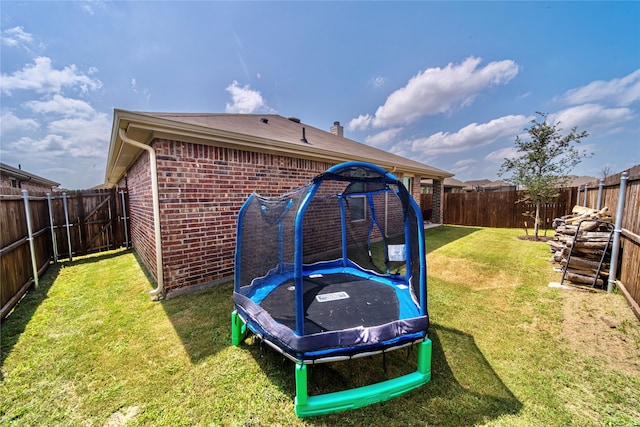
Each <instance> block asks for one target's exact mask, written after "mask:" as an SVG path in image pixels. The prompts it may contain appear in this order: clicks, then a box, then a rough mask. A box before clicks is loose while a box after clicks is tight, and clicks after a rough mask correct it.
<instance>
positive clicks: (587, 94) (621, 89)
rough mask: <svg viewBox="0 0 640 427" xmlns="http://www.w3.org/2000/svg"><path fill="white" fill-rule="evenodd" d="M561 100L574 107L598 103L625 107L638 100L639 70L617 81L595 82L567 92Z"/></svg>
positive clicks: (639, 93) (639, 98)
mask: <svg viewBox="0 0 640 427" xmlns="http://www.w3.org/2000/svg"><path fill="white" fill-rule="evenodd" d="M563 98H564V99H565V100H566V102H568V103H569V104H574V105H577V104H584V103H591V102H598V101H600V102H604V103H610V102H614V103H615V105H618V106H622V107H626V106H628V105H630V104H631V103H633V102H635V101H638V100H640V69H638V70H636V71H634V72H633V73H631V74H629V75H627V76H624V77H622V78H619V79H611V80H609V81H605V80H596V81H593V82H591V83H589V84H588V85H586V86H582V87H578V88H575V89H571V90H568V91H567V92H565V93H564V95H563Z"/></svg>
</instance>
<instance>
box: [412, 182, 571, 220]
mask: <svg viewBox="0 0 640 427" xmlns="http://www.w3.org/2000/svg"><path fill="white" fill-rule="evenodd" d="M432 197H433V196H432V195H431V194H422V195H421V199H420V204H421V206H422V209H423V211H426V210H427V209H429V208H430V207H431V202H432ZM522 197H523V193H522V192H521V191H496V192H470V193H444V199H443V206H444V221H445V223H447V224H454V225H466V226H475V227H495V228H522V227H524V226H525V222H526V224H527V226H528V227H529V228H533V225H534V224H533V218H531V217H529V216H526V215H525V213H526V212H534V211H535V205H534V204H532V203H516V202H517V201H518V200H520V199H521V198H522ZM575 204H576V191H575V189H563V190H561V191H560V195H559V196H558V197H557V198H555V199H554V200H553V201H552V202H550V203H546V204H544V205H542V209H541V212H540V219H541V221H542V224H541V227H542V228H550V227H551V223H552V222H553V219H554V218H556V217H559V216H562V215H566V214H567V213H568V212H570V211H571V208H572V207H573V206H574V205H575Z"/></svg>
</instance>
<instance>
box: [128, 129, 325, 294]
mask: <svg viewBox="0 0 640 427" xmlns="http://www.w3.org/2000/svg"><path fill="white" fill-rule="evenodd" d="M153 147H154V149H155V150H156V153H157V157H158V186H159V196H160V217H161V228H162V241H163V261H164V280H165V289H167V291H168V292H171V291H172V290H175V289H177V288H181V287H185V286H191V285H196V284H200V283H206V282H212V281H219V280H225V279H228V278H230V277H231V276H232V275H233V269H234V253H235V244H236V220H237V215H238V211H239V210H240V208H241V207H242V204H243V203H244V202H245V200H246V199H247V197H248V196H249V195H250V194H251V193H252V192H254V191H255V192H257V193H259V194H261V195H264V196H279V195H282V194H283V193H287V192H289V191H291V190H293V189H295V188H298V187H299V186H301V185H304V184H306V183H308V182H309V181H310V180H311V179H312V178H313V177H314V176H316V175H317V174H319V173H321V172H324V171H325V170H326V169H327V168H329V167H331V166H332V163H327V162H317V161H310V160H304V159H296V158H291V157H286V156H279V155H273V154H264V153H255V152H248V151H242V150H237V149H231V148H224V147H213V146H206V145H199V144H192V143H187V142H180V141H170V140H162V139H157V140H155V141H154V143H153ZM130 179H131V178H130ZM132 216H133V214H132Z"/></svg>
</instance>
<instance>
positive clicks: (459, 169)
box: [451, 159, 478, 174]
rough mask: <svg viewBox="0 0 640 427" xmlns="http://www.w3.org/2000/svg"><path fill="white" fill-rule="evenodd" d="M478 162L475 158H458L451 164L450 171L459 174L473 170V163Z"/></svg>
mask: <svg viewBox="0 0 640 427" xmlns="http://www.w3.org/2000/svg"><path fill="white" fill-rule="evenodd" d="M476 163H478V160H477V159H462V160H458V161H457V162H455V163H454V164H453V165H452V166H451V172H453V173H455V174H460V173H463V172H467V171H470V170H474V169H475V168H474V166H475V164H476Z"/></svg>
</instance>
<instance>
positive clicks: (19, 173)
mask: <svg viewBox="0 0 640 427" xmlns="http://www.w3.org/2000/svg"><path fill="white" fill-rule="evenodd" d="M0 173H2V175H6V176H8V177H9V179H12V180H15V182H16V183H17V185H16V186H17V187H20V185H19V184H20V183H23V182H29V183H30V184H34V185H40V186H42V187H48V188H53V187H58V186H59V185H60V183H59V182H55V181H51V180H50V179H47V178H43V177H41V176H39V175H36V174H34V173H31V172H27V171H25V170H23V169H22V167H21V166H20V165H18V167H17V168H15V167H13V166H9V165H8V164H6V163H0Z"/></svg>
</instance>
